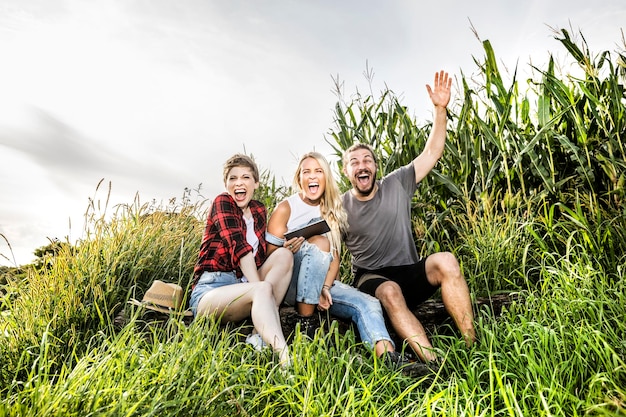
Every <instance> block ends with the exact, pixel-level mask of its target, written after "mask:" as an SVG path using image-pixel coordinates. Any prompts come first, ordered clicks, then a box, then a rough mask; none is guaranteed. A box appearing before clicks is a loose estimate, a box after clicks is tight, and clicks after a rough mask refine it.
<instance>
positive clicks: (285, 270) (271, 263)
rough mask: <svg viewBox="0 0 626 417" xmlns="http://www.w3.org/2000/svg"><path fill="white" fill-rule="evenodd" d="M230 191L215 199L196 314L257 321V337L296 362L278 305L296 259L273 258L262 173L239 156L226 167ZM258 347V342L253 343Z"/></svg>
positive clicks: (282, 254) (199, 270) (198, 270)
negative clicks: (261, 196)
mask: <svg viewBox="0 0 626 417" xmlns="http://www.w3.org/2000/svg"><path fill="white" fill-rule="evenodd" d="M224 184H225V185H226V190H227V192H225V193H222V194H220V195H218V196H217V197H215V199H214V200H213V204H212V205H211V208H210V210H209V215H208V218H207V224H206V228H205V230H204V236H203V238H202V244H201V246H200V254H199V255H198V261H197V263H196V266H195V268H194V278H193V282H192V292H191V297H190V302H189V303H190V306H191V309H192V311H193V312H194V315H196V316H198V315H213V316H215V317H218V318H219V319H220V320H221V321H240V320H243V319H245V318H247V317H251V318H252V323H253V325H254V329H255V331H254V333H253V335H256V336H257V337H259V336H260V338H261V339H262V341H257V342H256V345H257V346H259V345H263V344H268V345H270V346H272V348H273V349H274V351H275V352H276V353H277V354H278V356H279V358H280V362H281V364H282V365H284V366H286V365H288V364H289V363H290V358H289V351H288V348H287V343H286V341H285V337H284V335H283V332H282V328H281V325H280V316H279V314H278V306H279V305H280V303H281V301H282V299H283V298H284V296H285V292H286V291H287V287H288V286H289V281H290V280H291V273H292V268H293V255H292V253H291V251H289V250H288V249H286V248H279V249H277V250H275V251H274V252H272V254H271V255H269V256H268V255H267V243H266V242H265V229H266V223H267V210H266V208H265V206H264V205H263V204H262V203H261V202H260V201H257V200H253V199H252V197H253V194H254V191H255V190H256V189H257V188H258V187H259V170H258V168H257V165H256V163H255V162H254V161H253V160H252V159H251V158H250V157H248V156H246V155H241V154H237V155H234V156H232V157H231V158H230V159H228V161H226V163H225V164H224ZM253 344H255V343H253Z"/></svg>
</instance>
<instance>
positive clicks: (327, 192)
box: [293, 152, 348, 254]
mask: <svg viewBox="0 0 626 417" xmlns="http://www.w3.org/2000/svg"><path fill="white" fill-rule="evenodd" d="M307 158H313V159H315V160H316V161H317V162H318V163H319V164H320V166H321V167H322V169H323V170H324V178H326V184H325V185H326V187H325V188H324V195H323V196H322V198H321V199H320V213H321V215H322V218H324V219H325V220H326V222H327V223H328V226H330V239H329V240H330V247H331V252H332V251H333V250H336V251H337V253H338V254H339V253H340V252H341V236H342V235H343V234H344V233H345V232H346V230H347V229H348V216H347V215H346V212H345V210H344V209H343V204H342V203H341V193H340V192H339V187H338V186H337V182H336V181H335V178H334V177H333V173H332V170H331V169H330V165H329V164H328V161H327V160H326V158H324V155H322V154H321V153H319V152H309V153H306V154H304V155H302V157H301V158H300V162H298V169H296V172H295V174H294V176H293V185H294V188H295V189H297V190H298V191H299V192H302V191H304V190H302V186H301V185H300V174H301V172H302V163H303V162H304V160H305V159H307Z"/></svg>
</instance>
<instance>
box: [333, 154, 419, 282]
mask: <svg viewBox="0 0 626 417" xmlns="http://www.w3.org/2000/svg"><path fill="white" fill-rule="evenodd" d="M417 186H418V184H416V183H415V169H414V168H413V163H410V164H408V165H405V166H403V167H401V168H399V169H397V170H395V171H393V172H391V173H390V174H388V175H387V176H385V177H384V178H383V179H381V180H379V181H378V191H377V192H376V194H375V195H374V198H372V199H371V200H369V201H359V200H357V199H356V197H354V195H353V194H352V191H347V192H346V193H344V194H343V195H342V200H343V206H344V208H345V210H346V213H347V214H348V225H349V226H348V232H347V234H346V236H345V244H346V247H347V248H348V250H349V251H350V253H351V254H352V266H353V268H362V269H366V270H374V269H380V268H383V267H388V266H401V265H411V264H415V263H417V262H418V261H419V255H418V254H417V249H416V248H415V242H414V240H413V233H412V230H413V228H412V224H411V200H412V198H413V194H415V191H416V190H417Z"/></svg>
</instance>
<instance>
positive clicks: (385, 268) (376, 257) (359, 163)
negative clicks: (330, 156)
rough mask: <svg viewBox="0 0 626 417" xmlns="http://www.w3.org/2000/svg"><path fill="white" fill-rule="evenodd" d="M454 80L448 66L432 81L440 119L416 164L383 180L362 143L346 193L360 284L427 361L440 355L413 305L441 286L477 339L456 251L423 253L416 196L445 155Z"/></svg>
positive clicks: (346, 163) (458, 319) (349, 240)
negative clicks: (415, 219) (415, 222)
mask: <svg viewBox="0 0 626 417" xmlns="http://www.w3.org/2000/svg"><path fill="white" fill-rule="evenodd" d="M451 84H452V79H451V78H449V77H448V74H447V73H446V72H444V71H441V72H439V73H436V74H435V82H434V87H433V88H432V89H431V87H430V86H429V85H427V86H426V89H427V91H428V94H429V95H430V98H431V100H432V102H433V105H434V116H435V118H434V122H433V127H432V130H431V132H430V136H429V138H428V140H427V141H426V144H425V146H424V150H423V151H422V153H421V154H420V155H418V156H417V158H415V159H414V160H413V161H412V162H411V163H409V164H408V165H406V166H403V167H401V168H399V169H397V170H396V171H394V172H392V173H390V174H388V175H386V176H385V177H384V178H382V179H381V180H379V181H376V172H377V169H378V166H377V161H376V157H375V154H374V152H373V150H372V148H371V147H370V146H369V145H365V144H361V143H356V144H354V145H352V146H351V147H350V148H349V149H348V150H346V152H345V153H344V156H343V172H344V174H345V175H346V176H347V177H348V179H349V180H350V182H351V183H352V189H351V190H349V191H347V192H346V193H344V194H343V196H342V200H343V206H344V208H345V210H346V212H347V214H348V225H349V228H348V232H347V234H346V236H345V244H346V247H347V248H348V250H349V251H350V253H351V254H352V262H353V269H354V272H355V285H356V286H357V288H359V289H360V290H361V291H363V292H366V293H368V294H371V295H373V296H375V297H376V298H378V299H379V300H380V302H381V304H382V306H383V308H384V309H385V311H386V313H387V315H388V317H389V320H390V321H391V324H392V326H393V327H394V330H395V331H396V333H397V334H398V336H400V337H401V338H402V339H405V340H407V342H408V343H409V345H410V346H411V348H412V349H413V350H414V351H415V353H416V354H417V355H418V356H419V357H420V358H422V359H423V360H426V361H429V360H434V359H436V354H435V353H434V351H433V348H432V345H431V344H430V341H429V340H428V337H427V336H426V332H425V331H424V328H423V326H422V324H421V323H420V322H419V320H418V319H417V317H415V315H414V314H413V313H412V311H411V310H412V309H414V308H415V307H416V306H417V305H418V304H419V303H421V302H423V301H425V300H426V299H428V298H429V297H430V296H432V295H433V293H434V292H435V291H436V290H437V289H438V288H441V295H442V298H443V303H444V305H445V306H446V309H447V310H448V312H449V313H450V315H451V316H452V318H453V319H454V321H455V323H456V325H457V326H458V328H459V329H460V331H461V333H462V334H463V337H464V338H465V341H466V343H467V344H468V345H470V344H471V343H473V342H474V340H475V338H476V336H475V330H474V315H473V312H472V304H471V301H470V296H469V289H468V287H467V283H466V282H465V279H464V278H463V275H462V274H461V269H460V267H459V263H458V261H457V259H456V257H455V256H454V255H453V254H452V253H450V252H439V253H434V254H431V255H429V256H428V257H426V258H423V259H420V258H419V255H418V254H417V250H416V248H415V243H414V240H413V234H412V227H411V200H412V198H413V195H414V194H415V191H416V190H417V186H418V185H419V183H420V181H421V180H422V179H423V178H424V177H425V176H426V175H427V174H428V173H429V172H430V171H431V170H432V169H433V167H434V166H435V164H436V163H437V161H438V160H439V158H441V155H442V154H443V149H444V146H445V141H446V124H447V114H446V107H447V106H448V102H449V101H450V87H451Z"/></svg>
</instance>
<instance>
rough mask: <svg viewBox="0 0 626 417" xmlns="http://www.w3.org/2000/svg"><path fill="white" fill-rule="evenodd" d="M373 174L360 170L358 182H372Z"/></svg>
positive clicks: (357, 177)
mask: <svg viewBox="0 0 626 417" xmlns="http://www.w3.org/2000/svg"><path fill="white" fill-rule="evenodd" d="M370 178H371V175H370V173H369V172H365V171H364V172H360V173H358V174H357V175H356V180H357V183H358V184H359V185H361V186H366V185H368V184H369V183H370Z"/></svg>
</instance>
